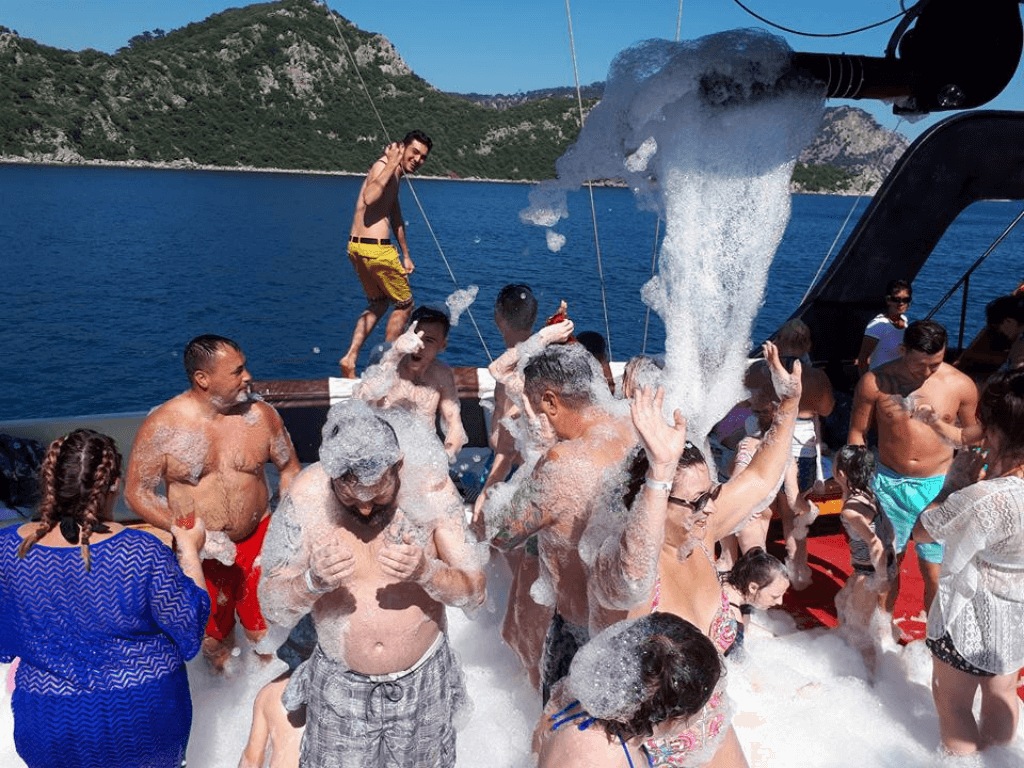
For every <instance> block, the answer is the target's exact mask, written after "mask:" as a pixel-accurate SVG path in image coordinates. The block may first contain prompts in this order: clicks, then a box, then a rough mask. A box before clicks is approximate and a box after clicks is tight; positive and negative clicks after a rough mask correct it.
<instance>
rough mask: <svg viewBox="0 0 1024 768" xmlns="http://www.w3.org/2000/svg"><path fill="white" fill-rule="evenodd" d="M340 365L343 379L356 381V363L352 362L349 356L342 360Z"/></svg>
mask: <svg viewBox="0 0 1024 768" xmlns="http://www.w3.org/2000/svg"><path fill="white" fill-rule="evenodd" d="M338 365H340V366H341V378H343V379H354V378H356V361H355V360H350V359H349V357H348V355H345V357H343V358H341V360H339V361H338Z"/></svg>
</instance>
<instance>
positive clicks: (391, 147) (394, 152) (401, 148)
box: [384, 141, 405, 166]
mask: <svg viewBox="0 0 1024 768" xmlns="http://www.w3.org/2000/svg"><path fill="white" fill-rule="evenodd" d="M404 153H405V145H404V144H403V143H402V142H400V141H393V142H391V143H390V144H388V146H387V148H386V149H385V150H384V159H385V160H386V161H387V164H388V165H389V166H398V165H399V164H400V163H401V161H402V155H403V154H404Z"/></svg>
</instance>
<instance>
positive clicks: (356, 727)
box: [282, 634, 466, 768]
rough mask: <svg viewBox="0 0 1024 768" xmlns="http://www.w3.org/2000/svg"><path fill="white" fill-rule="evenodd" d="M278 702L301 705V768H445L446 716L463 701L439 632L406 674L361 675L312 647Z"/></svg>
mask: <svg viewBox="0 0 1024 768" xmlns="http://www.w3.org/2000/svg"><path fill="white" fill-rule="evenodd" d="M282 700H283V702H284V704H285V707H286V708H287V709H289V710H294V709H296V708H298V707H299V706H301V704H303V703H305V704H306V731H305V733H304V734H303V736H302V747H301V753H300V757H299V764H300V765H301V766H303V768H381V767H382V766H387V767H388V768H391V767H392V766H397V767H398V768H450V766H454V765H455V728H454V727H453V725H452V719H453V717H454V715H455V713H456V712H457V711H458V710H459V708H460V707H461V706H462V704H463V703H464V702H465V700H466V688H465V684H464V682H463V679H462V671H461V670H460V669H459V665H458V663H457V662H456V659H455V656H454V654H453V653H452V651H451V648H449V646H448V640H447V638H446V637H445V636H444V635H443V634H442V635H440V637H439V642H437V643H435V645H434V647H432V648H431V649H430V651H428V652H427V654H426V655H425V656H424V658H423V659H421V660H420V661H419V662H417V665H415V666H414V667H413V668H412V669H411V670H409V671H406V672H404V673H396V675H375V676H372V677H371V676H367V675H361V674H358V673H356V672H352V671H351V670H349V669H347V668H346V667H345V665H344V664H341V663H339V662H336V661H333V660H331V659H329V658H327V656H326V655H324V652H323V650H321V648H320V646H319V645H318V646H317V648H316V651H315V652H314V653H313V656H312V658H311V659H310V660H309V661H308V662H306V663H305V664H303V665H302V666H300V667H299V668H298V669H297V670H296V671H295V674H294V675H292V679H291V680H290V681H289V683H288V687H287V689H286V691H285V694H284V696H283V697H282Z"/></svg>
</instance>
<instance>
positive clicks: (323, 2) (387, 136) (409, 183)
mask: <svg viewBox="0 0 1024 768" xmlns="http://www.w3.org/2000/svg"><path fill="white" fill-rule="evenodd" d="M321 5H323V7H324V10H325V11H327V15H328V16H329V17H330V18H331V20H332V21H333V22H334V29H335V31H337V33H338V39H339V40H341V44H342V46H343V47H344V48H345V53H347V54H348V58H349V61H351V62H352V67H353V68H354V69H355V72H356V76H357V77H358V78H359V84H360V85H361V86H362V87H363V93H365V94H366V100H367V101H369V102H370V109H372V110H373V114H374V116H375V117H376V118H377V122H378V123H379V124H380V128H381V130H382V131H383V132H384V139H385V140H386V141H387V142H388V144H390V143H391V136H390V134H389V133H388V129H387V127H386V126H385V125H384V120H383V119H382V118H381V116H380V112H378V111H377V105H376V104H375V103H374V101H373V96H371V95H370V89H369V88H367V86H366V81H365V80H363V74H362V72H360V71H359V64H358V63H357V62H356V58H355V56H353V55H352V50H351V49H350V48H349V47H348V41H347V40H346V39H345V35H343V34H342V32H341V25H339V24H338V14H337V13H335V12H334V11H332V10H331V9H330V7H329V6H328V5H327V0H321ZM402 179H403V180H404V181H405V182H406V186H407V187H408V188H409V192H411V193H412V198H413V200H415V201H416V207H417V208H418V209H419V211H420V215H421V216H422V217H423V223H424V224H426V226H427V231H428V232H429V233H430V237H431V238H432V239H433V241H434V245H435V246H436V247H437V252H438V253H439V254H441V261H443V262H444V266H445V269H447V270H448V275H449V277H451V279H452V283H454V285H455V288H456V290H461V288H462V287H461V286H460V285H459V281H458V280H457V279H456V277H455V273H454V272H453V271H452V267H451V264H449V262H448V257H447V256H446V255H445V252H444V249H443V248H442V247H441V242H440V241H439V240H438V239H437V235H436V234H435V233H434V228H433V227H432V226H431V224H430V219H429V218H427V212H426V211H425V210H424V208H423V204H422V203H421V202H420V197H419V195H417V194H416V189H415V187H414V186H413V183H412V179H410V178H409V177H408V176H405V175H404V174H403V175H402ZM466 316H467V317H468V318H469V321H470V322H471V323H472V324H473V330H475V331H476V335H477V338H479V339H480V345H481V346H482V347H483V348H484V354H486V355H487V359H488V361H490V362H494V358H493V357H492V356H491V350H490V349H488V348H487V342H486V341H484V335H483V333H482V332H481V331H480V326H479V325H477V322H476V318H475V317H473V311H472V309H471V308H470V307H466Z"/></svg>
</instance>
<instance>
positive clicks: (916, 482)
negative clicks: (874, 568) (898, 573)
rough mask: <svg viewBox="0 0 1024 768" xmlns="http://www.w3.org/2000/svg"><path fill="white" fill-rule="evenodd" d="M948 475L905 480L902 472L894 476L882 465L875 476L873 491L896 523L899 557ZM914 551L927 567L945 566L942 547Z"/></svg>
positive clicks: (932, 545) (922, 546)
mask: <svg viewBox="0 0 1024 768" xmlns="http://www.w3.org/2000/svg"><path fill="white" fill-rule="evenodd" d="M945 479H946V476H945V475H935V476H934V477H905V476H903V475H901V474H899V473H898V472H893V471H892V470H891V469H889V468H888V467H887V466H885V465H884V464H879V465H878V474H876V475H875V482H874V486H873V490H874V492H875V496H876V497H877V498H878V503H879V505H881V507H882V509H883V510H885V514H886V515H888V516H889V519H890V520H891V521H892V527H893V529H894V530H895V531H896V538H895V540H894V541H893V544H894V546H895V547H896V552H897V554H902V552H903V550H905V549H906V548H907V542H908V541H910V534H911V532H912V531H913V530H914V525H915V524H916V523H917V519H918V518H919V517H921V513H922V512H923V511H924V508H925V507H927V506H928V505H929V504H931V503H932V501H934V500H935V497H936V496H938V495H939V491H940V490H942V483H943V482H944V481H945ZM914 550H915V551H916V552H917V556H918V558H920V559H921V560H924V561H925V562H926V563H941V562H942V545H941V544H938V543H935V542H932V543H929V544H914Z"/></svg>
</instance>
